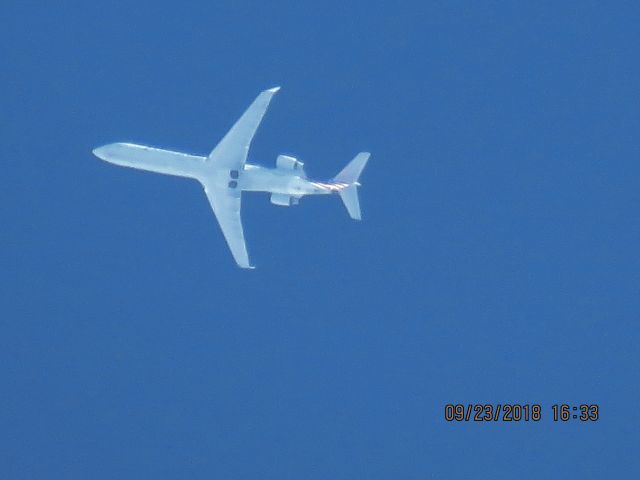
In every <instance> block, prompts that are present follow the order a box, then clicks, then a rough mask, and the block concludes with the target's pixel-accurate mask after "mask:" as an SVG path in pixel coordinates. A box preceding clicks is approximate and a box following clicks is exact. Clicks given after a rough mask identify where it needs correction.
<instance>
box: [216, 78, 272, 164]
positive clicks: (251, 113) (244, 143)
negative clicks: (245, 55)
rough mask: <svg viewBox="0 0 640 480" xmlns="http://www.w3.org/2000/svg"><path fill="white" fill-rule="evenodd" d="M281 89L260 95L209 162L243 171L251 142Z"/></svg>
mask: <svg viewBox="0 0 640 480" xmlns="http://www.w3.org/2000/svg"><path fill="white" fill-rule="evenodd" d="M278 90H280V87H274V88H270V89H269V90H265V91H264V92H262V93H260V94H259V95H258V96H257V97H256V99H255V100H254V101H253V103H252V104H251V105H250V106H249V108H247V110H246V111H245V112H244V113H243V114H242V116H241V117H240V119H239V120H238V121H237V122H236V123H235V125H234V126H233V127H231V130H229V132H228V133H227V134H226V135H225V136H224V138H223V139H222V140H221V141H220V143H219V144H218V145H217V146H216V148H214V149H213V151H212V152H211V153H210V154H209V160H211V161H214V162H216V163H217V164H218V165H219V166H221V167H222V168H226V169H228V170H242V167H243V166H244V163H245V162H246V161H247V154H248V153H249V146H250V145H251V140H252V139H253V136H254V135H255V133H256V130H257V129H258V126H259V125H260V122H261V121H262V117H263V116H264V113H265V112H266V111H267V108H268V107H269V103H270V102H271V98H272V97H273V96H274V95H275V93H276V92H277V91H278Z"/></svg>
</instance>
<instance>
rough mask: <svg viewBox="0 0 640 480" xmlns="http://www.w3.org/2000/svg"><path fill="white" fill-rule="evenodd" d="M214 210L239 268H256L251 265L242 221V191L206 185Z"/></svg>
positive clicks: (206, 191)
mask: <svg viewBox="0 0 640 480" xmlns="http://www.w3.org/2000/svg"><path fill="white" fill-rule="evenodd" d="M204 191H205V193H206V194H207V198H208V199H209V203H210V204H211V208H213V213H215V215H216V218H217V219H218V223H219V224H220V228H221V229H222V233H223V234H224V238H225V239H226V240H227V245H229V249H230V250H231V254H232V255H233V258H234V259H235V261H236V263H237V264H238V266H239V267H242V268H254V267H252V266H251V264H250V263H249V254H248V253H247V245H246V243H245V241H244V232H243V230H242V221H241V219H240V200H241V198H240V195H241V194H240V191H239V190H236V189H231V188H227V187H216V186H209V185H206V186H205V189H204Z"/></svg>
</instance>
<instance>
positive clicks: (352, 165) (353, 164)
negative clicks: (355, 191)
mask: <svg viewBox="0 0 640 480" xmlns="http://www.w3.org/2000/svg"><path fill="white" fill-rule="evenodd" d="M370 156H371V154H370V153H369V152H360V153H359V154H358V155H356V156H355V157H354V159H353V160H351V161H350V162H349V164H348V165H347V166H346V167H344V168H343V169H342V171H341V172H340V173H339V174H338V175H336V177H335V178H334V179H333V180H334V181H336V182H343V183H356V182H357V181H358V178H360V174H361V173H362V170H364V167H365V165H366V164H367V161H368V160H369V157H370Z"/></svg>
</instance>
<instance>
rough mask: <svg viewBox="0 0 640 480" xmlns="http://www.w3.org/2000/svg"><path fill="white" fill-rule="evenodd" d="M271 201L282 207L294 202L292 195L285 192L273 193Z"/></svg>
mask: <svg viewBox="0 0 640 480" xmlns="http://www.w3.org/2000/svg"><path fill="white" fill-rule="evenodd" d="M271 203H273V204H274V205H280V206H281V207H290V206H291V204H292V203H293V202H292V197H291V195H286V194H284V193H272V194H271Z"/></svg>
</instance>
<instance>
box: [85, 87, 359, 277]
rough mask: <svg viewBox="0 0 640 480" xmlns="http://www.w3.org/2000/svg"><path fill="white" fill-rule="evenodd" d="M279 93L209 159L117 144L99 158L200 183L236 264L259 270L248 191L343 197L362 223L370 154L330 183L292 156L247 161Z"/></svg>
mask: <svg viewBox="0 0 640 480" xmlns="http://www.w3.org/2000/svg"><path fill="white" fill-rule="evenodd" d="M278 90H280V87H274V88H270V89H268V90H264V91H263V92H262V93H260V94H259V95H258V96H257V97H256V99H255V100H254V101H253V103H252V104H251V105H250V106H249V108H248V109H247V110H246V111H245V112H244V114H243V115H242V116H241V117H240V119H239V120H238V121H237V122H236V123H235V125H234V126H233V127H232V128H231V130H229V132H228V133H227V134H226V135H225V136H224V138H223V139H222V140H221V141H220V143H218V145H217V146H216V147H215V148H214V149H213V150H212V151H211V153H210V154H209V155H208V156H207V157H201V156H195V155H188V154H185V153H180V152H173V151H169V150H162V149H159V148H154V147H148V146H144V145H136V144H132V143H111V144H108V145H104V146H102V147H98V148H96V149H94V150H93V154H94V155H95V156H96V157H98V158H100V159H101V160H104V161H106V162H109V163H113V164H115V165H120V166H124V167H131V168H136V169H139V170H146V171H150V172H157V173H162V174H166V175H175V176H178V177H187V178H194V179H196V180H198V181H199V182H200V183H201V184H202V186H203V187H204V191H205V194H206V195H207V198H208V200H209V203H210V204H211V208H212V209H213V212H214V214H215V216H216V218H217V219H218V223H219V224H220V228H221V229H222V233H223V234H224V237H225V239H226V241H227V244H228V245H229V249H230V250H231V254H232V255H233V258H234V260H235V261H236V263H237V264H238V266H239V267H241V268H248V269H251V268H255V267H253V266H252V265H251V263H250V262H249V254H248V253H247V246H246V243H245V239H244V232H243V229H242V221H241V218H240V206H241V197H242V192H267V193H270V194H271V203H273V204H275V205H280V206H291V205H297V204H298V202H299V200H300V198H302V197H303V196H305V195H328V194H338V195H339V196H340V198H341V199H342V202H343V203H344V206H345V207H346V209H347V212H348V213H349V216H350V217H351V218H353V219H354V220H360V219H361V214H360V203H359V200H358V187H359V186H360V183H358V178H359V177H360V174H361V173H362V170H363V169H364V167H365V165H366V164H367V161H368V160H369V155H370V154H369V153H368V152H361V153H359V154H358V155H356V156H355V158H354V159H353V160H351V162H349V164H348V165H347V166H346V167H344V169H342V171H340V173H338V175H336V176H335V177H334V178H333V179H332V180H329V181H314V180H310V179H308V178H307V175H306V174H305V172H304V168H303V167H304V164H303V163H302V162H301V161H299V160H297V159H296V158H294V157H290V156H288V155H279V156H278V158H276V168H267V167H263V166H260V165H252V164H249V163H247V155H248V153H249V147H250V145H251V140H252V139H253V136H254V135H255V133H256V130H257V129H258V126H259V125H260V122H261V121H262V117H263V116H264V114H265V112H266V111H267V108H268V107H269V103H270V102H271V99H272V98H273V96H274V95H275V94H276V92H278Z"/></svg>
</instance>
